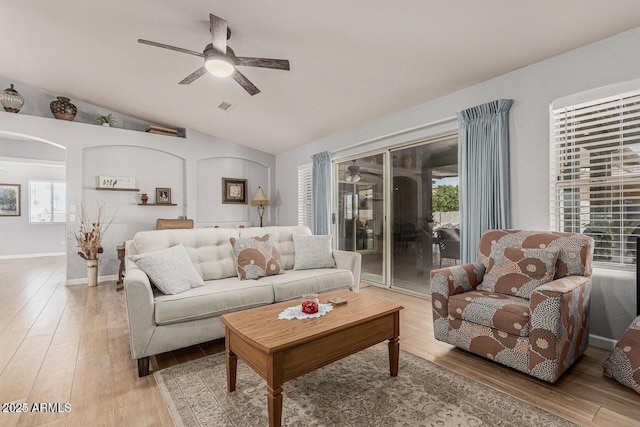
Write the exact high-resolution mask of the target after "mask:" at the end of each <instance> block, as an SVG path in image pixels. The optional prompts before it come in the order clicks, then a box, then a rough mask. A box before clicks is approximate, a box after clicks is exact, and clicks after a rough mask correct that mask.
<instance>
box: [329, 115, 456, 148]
mask: <svg viewBox="0 0 640 427" xmlns="http://www.w3.org/2000/svg"><path fill="white" fill-rule="evenodd" d="M456 119H457V116H450V117H446V118H444V119H440V120H436V121H434V122H429V123H424V124H421V125H418V126H414V127H410V128H407V129H403V130H399V131H395V132H391V133H388V134H386V135H382V136H376V137H374V138H370V139H367V140H364V141H360V142H356V143H355V144H352V145H349V146H347V147H342V148H338V149H337V150H333V151H329V154H331V156H334V155H335V154H337V153H340V152H342V151H347V150H351V149H352V148H356V147H359V146H361V145H364V144H371V143H372V142H376V141H381V140H383V139H386V138H391V137H394V136H398V135H402V134H405V133H409V132H413V131H414V130H419V129H424V128H428V127H431V126H436V125H439V124H441V123H446V122H449V121H452V120H456Z"/></svg>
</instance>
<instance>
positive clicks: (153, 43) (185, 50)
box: [138, 39, 204, 58]
mask: <svg viewBox="0 0 640 427" xmlns="http://www.w3.org/2000/svg"><path fill="white" fill-rule="evenodd" d="M138 43H142V44H148V45H149V46H155V47H161V48H163V49H169V50H175V51H176V52H182V53H188V54H189V55H195V56H199V57H200V58H204V55H203V54H202V52H196V51H195V50H189V49H183V48H181V47H175V46H169V45H168V44H163V43H158V42H152V41H150V40H144V39H138Z"/></svg>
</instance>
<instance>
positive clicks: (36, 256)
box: [0, 252, 66, 259]
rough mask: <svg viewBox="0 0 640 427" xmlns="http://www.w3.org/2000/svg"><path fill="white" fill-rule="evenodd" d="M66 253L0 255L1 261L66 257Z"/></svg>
mask: <svg viewBox="0 0 640 427" xmlns="http://www.w3.org/2000/svg"><path fill="white" fill-rule="evenodd" d="M64 255H66V253H65V252H47V253H43V254H22V255H0V259H16V258H38V257H43V256H64Z"/></svg>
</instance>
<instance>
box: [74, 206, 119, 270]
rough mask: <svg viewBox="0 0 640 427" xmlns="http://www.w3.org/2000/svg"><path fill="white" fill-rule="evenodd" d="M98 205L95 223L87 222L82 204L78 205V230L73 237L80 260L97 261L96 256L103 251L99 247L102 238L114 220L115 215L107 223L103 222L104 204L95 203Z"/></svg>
mask: <svg viewBox="0 0 640 427" xmlns="http://www.w3.org/2000/svg"><path fill="white" fill-rule="evenodd" d="M97 204H98V218H97V219H96V221H95V222H92V221H89V217H88V216H87V211H86V210H85V208H84V205H83V204H80V230H79V231H78V232H76V233H73V237H74V238H75V240H76V244H77V246H78V248H79V249H80V250H79V251H78V255H80V257H81V258H83V259H86V260H89V259H97V258H98V254H101V253H102V251H103V249H102V246H101V243H102V238H103V237H104V234H105V233H106V232H107V230H108V229H109V226H110V225H111V223H112V222H113V220H114V219H115V215H114V216H113V217H112V218H111V219H110V220H109V221H108V222H105V221H104V209H105V204H104V202H97Z"/></svg>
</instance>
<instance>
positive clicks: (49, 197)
mask: <svg viewBox="0 0 640 427" xmlns="http://www.w3.org/2000/svg"><path fill="white" fill-rule="evenodd" d="M66 205H67V188H66V184H65V183H64V182H55V181H29V222H37V223H48V222H65V218H66Z"/></svg>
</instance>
